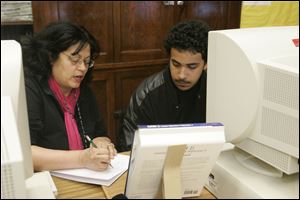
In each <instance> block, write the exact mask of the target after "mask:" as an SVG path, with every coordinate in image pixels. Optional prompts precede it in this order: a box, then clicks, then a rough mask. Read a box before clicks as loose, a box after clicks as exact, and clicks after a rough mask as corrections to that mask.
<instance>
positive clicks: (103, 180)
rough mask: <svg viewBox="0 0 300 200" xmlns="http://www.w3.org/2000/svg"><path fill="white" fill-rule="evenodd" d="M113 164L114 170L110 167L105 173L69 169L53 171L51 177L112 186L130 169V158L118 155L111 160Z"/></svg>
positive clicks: (83, 169)
mask: <svg viewBox="0 0 300 200" xmlns="http://www.w3.org/2000/svg"><path fill="white" fill-rule="evenodd" d="M111 164H112V166H113V168H112V167H110V166H109V167H108V168H107V169H106V170H105V171H94V170H90V169H85V168H82V169H68V170H56V171H52V172H51V175H53V176H57V177H60V178H65V179H70V180H73V181H78V182H84V183H92V184H97V185H105V186H110V185H111V184H112V183H113V182H114V181H115V180H116V179H117V178H118V177H120V176H121V175H122V174H123V173H124V172H125V171H126V170H127V169H128V164H129V156H127V155H121V154H118V155H117V156H116V157H115V158H114V159H113V160H111Z"/></svg>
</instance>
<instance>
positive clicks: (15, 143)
mask: <svg viewBox="0 0 300 200" xmlns="http://www.w3.org/2000/svg"><path fill="white" fill-rule="evenodd" d="M27 115H28V114H27V104H26V95H25V85H24V74H23V65H22V51H21V46H20V44H19V43H17V42H16V41H14V40H1V198H24V197H26V195H27V194H26V183H25V180H26V179H28V178H30V177H32V176H33V165H32V155H31V145H30V134H29V126H28V116H27Z"/></svg>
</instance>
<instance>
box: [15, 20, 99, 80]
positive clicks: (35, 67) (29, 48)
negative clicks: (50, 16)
mask: <svg viewBox="0 0 300 200" xmlns="http://www.w3.org/2000/svg"><path fill="white" fill-rule="evenodd" d="M77 43H79V44H80V45H79V46H78V48H77V49H76V51H75V52H73V53H72V54H73V55H75V54H77V53H78V52H79V51H80V50H81V49H82V48H83V47H84V46H85V44H89V45H90V49H91V50H90V51H91V52H90V53H91V59H92V60H94V59H95V58H96V57H97V56H98V55H99V52H100V46H99V44H98V42H97V40H96V39H95V38H94V37H93V35H92V34H90V33H89V32H88V31H87V30H86V29H85V28H84V27H82V26H80V25H77V24H75V23H71V22H68V21H58V22H53V23H51V24H49V25H48V26H47V27H45V28H44V29H43V30H42V31H41V32H39V33H37V34H35V35H34V36H33V37H32V36H28V37H26V38H24V39H22V41H21V44H22V52H23V63H24V67H25V68H26V69H29V70H30V71H31V72H33V73H35V74H38V75H41V76H42V77H43V78H48V77H49V76H50V75H51V72H52V64H51V63H53V62H54V61H55V60H57V59H58V57H59V54H60V53H61V52H63V51H65V50H67V49H68V48H69V47H70V46H72V45H75V44H77ZM91 78H92V69H89V70H88V72H87V73H86V75H85V77H84V80H83V82H82V83H86V82H88V81H90V80H91Z"/></svg>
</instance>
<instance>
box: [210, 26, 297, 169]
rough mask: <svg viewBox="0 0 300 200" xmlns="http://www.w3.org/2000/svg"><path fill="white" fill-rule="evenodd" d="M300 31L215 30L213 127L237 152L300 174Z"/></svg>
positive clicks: (212, 38)
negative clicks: (215, 124)
mask: <svg viewBox="0 0 300 200" xmlns="http://www.w3.org/2000/svg"><path fill="white" fill-rule="evenodd" d="M297 40H298V41H299V27H298V26H289V27H264V28H247V29H232V30H220V31H211V32H210V33H209V41H208V45H209V46H208V71H207V76H208V77H207V118H206V119H207V122H215V121H217V122H221V123H223V124H224V126H225V137H226V141H227V142H231V143H233V144H235V145H236V147H238V148H240V149H242V150H243V151H245V152H247V153H249V154H251V155H253V156H254V157H255V158H259V159H260V160H262V161H264V162H265V163H268V164H269V165H272V166H273V167H275V168H277V169H278V170H279V171H281V172H284V173H286V174H293V173H297V172H299V166H298V159H299V47H298V43H299V42H298V43H297Z"/></svg>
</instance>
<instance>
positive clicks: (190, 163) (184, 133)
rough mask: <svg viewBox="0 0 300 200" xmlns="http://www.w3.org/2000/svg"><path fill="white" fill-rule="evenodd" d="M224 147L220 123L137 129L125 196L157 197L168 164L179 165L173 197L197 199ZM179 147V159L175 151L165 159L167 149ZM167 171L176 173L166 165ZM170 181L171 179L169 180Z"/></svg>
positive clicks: (223, 135)
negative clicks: (176, 186) (177, 191)
mask: <svg viewBox="0 0 300 200" xmlns="http://www.w3.org/2000/svg"><path fill="white" fill-rule="evenodd" d="M224 143H225V134H224V126H223V125H222V124H220V123H195V124H175V125H149V126H146V125H145V126H139V127H138V129H137V131H136V132H135V136H134V141H133V146H132V151H131V157H130V163H129V170H128V176H127V181H126V189H125V195H126V196H127V197H128V198H141V199H143V198H146V199H152V198H156V197H158V196H157V194H159V192H160V190H161V188H162V187H161V183H162V176H163V174H164V175H165V170H164V169H165V168H166V163H167V160H169V161H171V162H174V161H175V162H177V163H179V164H178V165H179V171H178V173H179V174H178V176H179V179H178V181H179V182H180V183H181V185H180V187H181V191H179V196H176V197H179V198H181V197H193V196H199V195H200V193H201V190H202V188H203V186H204V184H205V182H206V180H207V179H208V176H209V173H210V171H211V169H212V168H213V166H214V164H215V162H216V159H217V157H218V155H219V154H220V152H221V150H222V147H223V144H224ZM183 145H184V148H183V149H182V150H181V151H182V152H183V153H182V154H181V155H180V154H179V153H178V154H176V151H175V154H174V153H173V155H172V156H171V158H169V159H166V155H167V153H168V155H170V154H169V152H170V151H169V150H170V149H171V147H176V146H183ZM169 157H170V156H169ZM179 157H180V158H179ZM181 159H182V160H181ZM176 160H177V161H176ZM169 161H168V163H170V162H169ZM178 161H179V162H178ZM168 165H169V164H168ZM175 167H176V166H175ZM168 168H171V170H170V171H173V172H174V171H176V169H172V166H171V167H170V165H169V166H168ZM173 172H172V173H173ZM173 174H174V173H173ZM172 180H174V181H175V178H172V177H171V181H172ZM164 186H165V185H164ZM170 191H171V193H172V190H170ZM173 191H174V190H173Z"/></svg>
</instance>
